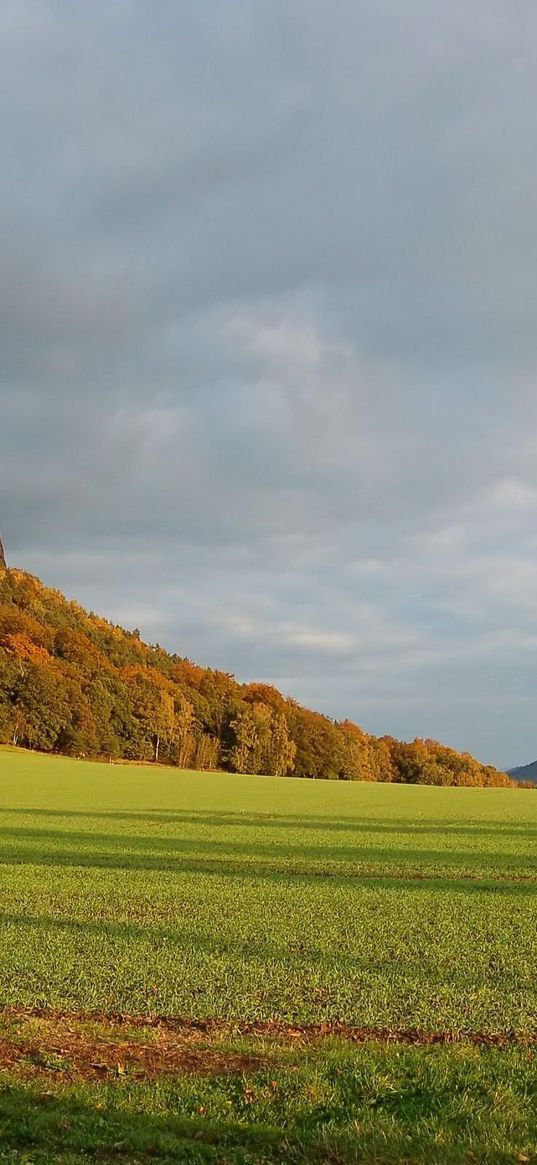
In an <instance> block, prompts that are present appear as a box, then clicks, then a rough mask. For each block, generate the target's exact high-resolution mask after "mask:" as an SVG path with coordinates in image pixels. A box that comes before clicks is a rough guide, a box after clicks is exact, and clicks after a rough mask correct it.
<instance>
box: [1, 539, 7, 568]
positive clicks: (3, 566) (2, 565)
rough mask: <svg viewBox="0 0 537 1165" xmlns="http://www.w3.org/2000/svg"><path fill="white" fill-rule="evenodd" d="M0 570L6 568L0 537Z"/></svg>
mask: <svg viewBox="0 0 537 1165" xmlns="http://www.w3.org/2000/svg"><path fill="white" fill-rule="evenodd" d="M0 570H7V562H6V556H5V554H4V547H3V546H2V539H1V538H0Z"/></svg>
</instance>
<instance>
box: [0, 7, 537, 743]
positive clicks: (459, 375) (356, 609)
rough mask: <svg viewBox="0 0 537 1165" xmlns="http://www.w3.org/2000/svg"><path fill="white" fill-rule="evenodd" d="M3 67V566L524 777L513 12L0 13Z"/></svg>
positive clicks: (533, 109)
mask: <svg viewBox="0 0 537 1165" xmlns="http://www.w3.org/2000/svg"><path fill="white" fill-rule="evenodd" d="M0 78H1V80H0V117H1V132H0V141H1V145H0V151H1V152H0V174H1V203H0V212H1V245H2V252H1V263H0V280H1V300H2V303H1V319H0V329H1V335H0V361H1V381H0V403H1V425H0V487H1V504H0V528H1V530H2V533H3V536H4V540H5V543H6V553H7V556H8V559H9V561H10V563H11V564H12V565H15V564H16V565H18V566H21V567H24V568H25V569H27V570H30V571H31V572H33V573H35V574H38V575H40V576H41V577H42V578H43V579H44V581H46V582H47V583H48V584H50V585H54V586H57V587H60V588H61V589H62V590H63V591H64V592H65V593H67V594H68V595H69V596H70V597H71V596H72V597H76V598H78V599H79V600H80V601H81V602H83V603H84V604H85V605H87V606H89V607H90V608H92V609H93V610H96V611H99V612H100V613H102V614H104V615H105V616H107V617H108V618H111V619H113V620H114V621H117V622H120V623H122V624H124V625H126V626H128V627H135V626H138V627H139V628H140V630H141V632H142V635H143V636H144V638H147V639H149V640H150V641H151V642H155V641H159V642H160V643H162V644H163V645H165V646H167V647H169V648H170V649H172V650H175V651H177V652H179V653H180V654H181V655H188V656H189V657H190V658H192V659H195V660H198V661H199V662H201V663H203V664H207V665H212V666H215V667H220V668H223V669H225V670H228V671H232V672H234V673H235V674H236V675H237V677H238V678H239V679H241V680H247V679H262V680H267V681H269V682H271V683H274V684H276V685H278V686H279V687H281V688H282V689H283V690H284V691H285V692H286V693H289V694H292V695H294V696H296V697H297V698H298V699H300V700H301V701H303V702H304V703H306V704H308V705H309V706H311V707H315V708H318V709H319V710H321V711H324V712H327V713H328V714H329V715H332V716H337V717H344V716H349V717H351V718H352V719H354V720H356V721H358V722H359V723H360V724H362V725H363V726H364V727H365V728H366V729H368V730H370V731H373V732H376V733H384V732H389V733H393V734H394V735H398V736H402V737H405V738H412V737H414V736H416V735H419V736H434V737H437V738H439V739H441V740H444V741H445V742H447V743H449V744H451V745H454V746H455V747H458V748H465V749H468V750H470V751H473V752H475V753H476V754H477V755H478V756H479V757H480V758H482V759H483V760H486V761H491V762H493V763H497V764H499V765H508V764H516V763H523V762H525V761H529V760H532V759H534V757H535V756H537V385H536V369H537V359H536V357H537V150H536V142H537V8H536V6H535V0H514V2H513V3H506V0H464V3H463V2H462V0H460V2H457V0H455V3H451V4H448V3H446V0H404V2H403V0H331V2H330V3H328V2H327V0H203V2H200V0H91V3H88V0H2V3H1V5H0Z"/></svg>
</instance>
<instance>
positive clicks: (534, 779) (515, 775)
mask: <svg viewBox="0 0 537 1165" xmlns="http://www.w3.org/2000/svg"><path fill="white" fill-rule="evenodd" d="M508 776H509V777H512V779H513V781H530V782H531V784H532V785H537V760H534V761H530V764H529V765H518V767H517V768H516V769H509V770H508Z"/></svg>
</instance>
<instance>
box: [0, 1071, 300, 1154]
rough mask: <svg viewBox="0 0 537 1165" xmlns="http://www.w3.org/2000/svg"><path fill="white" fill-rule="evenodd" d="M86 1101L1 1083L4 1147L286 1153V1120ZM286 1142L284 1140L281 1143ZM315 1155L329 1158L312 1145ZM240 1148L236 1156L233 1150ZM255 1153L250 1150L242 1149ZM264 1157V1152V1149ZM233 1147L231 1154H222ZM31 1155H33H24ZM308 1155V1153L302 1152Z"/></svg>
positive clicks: (93, 1151)
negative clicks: (259, 1121)
mask: <svg viewBox="0 0 537 1165" xmlns="http://www.w3.org/2000/svg"><path fill="white" fill-rule="evenodd" d="M95 1100H96V1102H97V1101H99V1106H98V1105H97V1103H95V1104H91V1103H90V1102H86V1103H84V1102H83V1101H82V1100H81V1099H78V1098H76V1097H73V1096H72V1095H69V1094H67V1095H61V1094H59V1095H52V1094H51V1093H46V1092H45V1093H39V1092H38V1091H36V1090H33V1089H32V1090H31V1089H27V1088H24V1087H22V1086H18V1085H16V1084H11V1085H8V1086H7V1087H4V1088H2V1089H1V1090H0V1143H1V1148H2V1151H3V1152H5V1151H6V1150H12V1151H22V1150H24V1151H25V1152H26V1153H31V1160H32V1161H34V1160H35V1159H36V1157H35V1155H36V1154H38V1153H42V1154H48V1156H46V1157H45V1158H44V1159H45V1160H47V1161H51V1162H52V1161H62V1160H63V1159H64V1157H65V1158H66V1159H68V1160H72V1154H73V1153H77V1154H80V1159H81V1160H87V1159H88V1158H89V1159H90V1160H99V1161H108V1160H114V1161H121V1160H126V1161H133V1160H139V1159H140V1157H142V1158H143V1159H148V1160H157V1161H166V1162H171V1161H177V1162H184V1163H185V1165H187V1163H188V1165H196V1163H198V1162H199V1163H200V1165H201V1163H202V1162H206V1161H207V1162H208V1161H214V1162H216V1161H219V1162H222V1161H224V1160H237V1161H252V1162H254V1161H258V1160H260V1159H263V1160H265V1159H266V1154H268V1155H270V1157H271V1158H272V1159H273V1160H276V1161H280V1160H282V1161H283V1160H286V1159H287V1158H286V1157H285V1155H284V1147H283V1146H282V1140H283V1133H282V1131H281V1130H280V1129H278V1128H272V1127H270V1126H265V1127H264V1126H263V1125H259V1126H256V1125H253V1124H247V1123H242V1121H234V1120H228V1121H218V1122H212V1121H207V1120H204V1119H203V1118H202V1117H198V1118H195V1117H192V1118H191V1119H189V1118H187V1117H182V1116H173V1115H166V1116H162V1115H156V1114H152V1113H151V1114H149V1113H145V1112H142V1111H136V1109H135V1108H132V1109H129V1108H126V1107H123V1105H121V1106H120V1105H118V1106H115V1105H114V1106H112V1105H110V1104H108V1105H103V1104H102V1102H100V1098H99V1097H98V1096H96V1098H95ZM278 1146H281V1148H278ZM311 1150H312V1152H313V1156H312V1157H311V1159H312V1160H315V1159H317V1160H322V1157H320V1156H319V1154H317V1153H316V1152H315V1146H314V1145H311ZM230 1153H231V1154H234V1155H233V1156H231V1157H230V1156H229V1154H230ZM238 1153H241V1154H248V1156H243V1155H240V1156H239V1155H235V1154H238ZM260 1153H262V1154H263V1157H262V1158H260V1157H259V1154H260ZM222 1154H225V1156H222ZM24 1159H25V1160H30V1158H26V1157H25V1158H24ZM298 1159H301V1160H304V1161H305V1160H307V1159H308V1158H307V1157H305V1156H304V1157H301V1158H298Z"/></svg>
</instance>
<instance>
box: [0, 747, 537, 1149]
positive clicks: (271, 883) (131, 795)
mask: <svg viewBox="0 0 537 1165" xmlns="http://www.w3.org/2000/svg"><path fill="white" fill-rule="evenodd" d="M0 776H1V780H0V809H1V814H0V863H1V866H2V870H1V878H0V911H1V917H0V999H1V1000H2V1002H3V1003H4V1005H9V1006H10V1007H11V1008H12V1009H19V1011H20V1017H19V1020H18V1021H17V1022H20V1023H23V1020H24V1023H27V1022H28V1017H27V1015H26V1018H24V1016H23V1011H22V1010H21V1009H27V1010H28V1009H31V1008H36V1007H38V1008H42V1009H45V1010H46V1011H47V1012H50V1013H52V1012H56V1013H57V1012H58V1011H62V1012H68V1013H69V1014H70V1016H71V1018H70V1020H69V1022H70V1023H71V1027H72V1028H73V1025H74V1028H73V1030H77V1031H79V1027H77V1026H76V1025H77V1024H78V1025H80V1024H81V1023H85V1024H86V1025H87V1023H89V1022H91V1021H90V1019H88V1018H87V1013H88V1012H100V1013H102V1015H103V1017H111V1016H112V1015H113V1014H114V1013H128V1014H130V1015H131V1016H134V1017H135V1016H136V1015H146V1016H155V1015H156V1016H164V1017H166V1016H167V1017H174V1016H175V1017H184V1018H188V1019H192V1018H199V1019H208V1018H211V1017H213V1018H214V1017H216V1018H219V1019H222V1020H227V1021H230V1022H229V1024H228V1026H227V1028H225V1031H224V1034H222V1032H220V1034H219V1035H218V1039H219V1040H220V1041H222V1040H225V1041H227V1043H226V1048H227V1049H228V1051H229V1054H230V1055H231V1052H232V1051H233V1049H234V1050H235V1052H236V1051H237V1047H240V1048H242V1049H243V1050H244V1048H245V1047H247V1048H251V1047H254V1048H256V1049H259V1047H260V1046H262V1047H263V1048H264V1047H265V1044H266V1040H269V1042H270V1040H272V1043H270V1048H269V1051H268V1052H267V1057H268V1060H267V1063H263V1065H262V1067H259V1068H256V1067H255V1066H254V1068H252V1071H251V1073H250V1069H248V1071H247V1072H246V1073H245V1072H241V1073H240V1075H238V1074H237V1072H235V1073H233V1072H229V1073H227V1072H225V1071H223V1072H220V1071H218V1072H212V1073H211V1074H210V1075H207V1074H203V1073H202V1074H200V1073H199V1072H196V1071H195V1070H193V1071H189V1072H185V1071H181V1073H176V1074H175V1075H173V1074H172V1075H171V1076H170V1075H165V1077H164V1078H162V1079H160V1077H159V1079H158V1081H157V1083H155V1082H154V1081H153V1082H152V1083H149V1082H148V1081H143V1080H140V1079H136V1080H134V1079H130V1078H129V1075H128V1072H127V1073H126V1074H125V1077H124V1076H123V1074H121V1075H119V1076H118V1079H117V1080H115V1081H113V1082H111V1081H110V1080H109V1079H108V1078H107V1079H106V1080H105V1081H100V1080H97V1081H88V1080H87V1079H74V1077H73V1076H72V1073H71V1075H70V1074H69V1072H68V1071H67V1070H65V1071H64V1070H63V1069H62V1070H61V1071H60V1073H59V1076H60V1077H61V1080H59V1079H57V1078H56V1077H55V1076H54V1070H53V1069H51V1070H50V1071H49V1073H48V1075H47V1073H46V1072H45V1068H43V1071H42V1072H41V1074H39V1073H38V1076H37V1078H34V1076H33V1075H32V1074H30V1077H29V1078H28V1079H26V1078H25V1076H24V1072H23V1073H22V1076H21V1070H20V1068H16V1069H15V1068H13V1067H10V1068H9V1073H8V1077H9V1078H6V1089H5V1090H4V1093H3V1094H2V1095H3V1099H2V1103H1V1105H0V1131H1V1130H2V1129H3V1138H4V1139H3V1141H2V1140H1V1139H0V1161H1V1160H3V1159H4V1158H3V1157H2V1152H3V1149H2V1145H3V1143H5V1144H6V1146H7V1148H6V1152H7V1153H11V1156H6V1157H5V1159H6V1160H14V1159H17V1160H18V1159H20V1160H28V1161H30V1160H31V1161H35V1162H37V1161H48V1160H50V1161H56V1160H62V1161H65V1162H67V1161H71V1160H72V1161H78V1160H79V1159H80V1160H83V1159H85V1158H83V1157H79V1155H78V1154H79V1152H80V1151H81V1145H82V1146H83V1144H84V1143H85V1142H87V1143H90V1141H91V1140H92V1137H93V1139H95V1136H97V1140H99V1136H101V1140H102V1143H101V1141H99V1145H100V1148H99V1152H100V1153H101V1159H102V1154H103V1153H104V1154H105V1156H106V1152H108V1150H109V1149H110V1145H113V1144H119V1145H123V1146H124V1148H123V1150H116V1151H115V1153H116V1156H115V1158H114V1159H116V1160H117V1155H118V1153H119V1155H120V1157H121V1154H122V1153H123V1155H124V1158H125V1159H128V1160H129V1161H130V1160H132V1161H134V1160H146V1158H147V1157H148V1146H149V1148H150V1149H151V1152H152V1153H153V1156H154V1155H155V1153H156V1154H157V1156H158V1159H160V1160H172V1159H173V1160H177V1159H181V1160H183V1159H184V1160H185V1161H197V1160H199V1161H222V1162H224V1161H228V1162H245V1163H246V1162H248V1163H249V1162H257V1161H264V1160H266V1161H272V1160H278V1161H280V1160H281V1161H284V1160H285V1161H287V1160H290V1161H291V1160H297V1161H298V1160H300V1161H309V1160H317V1159H318V1160H322V1161H333V1162H339V1161H341V1162H347V1161H357V1162H358V1161H361V1160H364V1161H368V1162H369V1161H371V1162H372V1161H377V1162H381V1161H398V1160H402V1159H406V1160H407V1161H438V1162H441V1161H453V1162H455V1161H456V1162H459V1161H461V1162H462V1161H470V1160H473V1161H476V1160H478V1161H490V1162H493V1161H494V1162H496V1161H497V1162H510V1161H517V1160H524V1159H526V1160H532V1159H533V1158H535V1160H537V1119H536V1116H535V1113H536V1105H537V1079H536V1075H535V1064H534V1053H533V1049H532V1045H531V1043H529V1044H528V1040H529V1041H531V1037H532V1035H533V1033H534V1032H535V1031H536V1030H537V926H536V921H537V915H536V910H535V906H536V895H537V795H536V794H535V793H533V792H532V791H524V790H516V789H513V790H511V789H507V790H503V789H501V790H495V789H442V788H427V787H422V786H419V787H418V786H415V787H413V786H390V785H362V784H360V785H359V784H341V783H337V784H336V783H335V784H332V783H325V782H309V781H296V780H283V779H277V778H258V777H238V776H230V775H228V774H211V775H209V774H197V773H180V772H178V771H177V770H166V769H150V768H141V767H125V766H107V765H97V764H90V763H86V762H84V761H70V760H67V759H62V758H46V757H40V756H32V755H30V754H27V753H22V752H15V751H9V750H5V751H0ZM73 1013H85V1014H86V1018H84V1017H81V1016H80V1015H79V1016H76V1015H74V1014H73ZM10 1015H11V1019H10V1020H9V1022H10V1023H13V1022H14V1020H13V1014H12V1012H8V1013H6V1018H5V1019H4V1024H6V1023H7V1022H8V1017H9V1016H10ZM248 1021H257V1022H258V1024H261V1025H262V1024H265V1025H267V1032H268V1033H269V1034H266V1033H265V1034H262V1031H261V1029H260V1030H259V1031H257V1032H256V1033H253V1034H252V1033H251V1032H250V1033H249V1032H248V1030H247V1028H246V1027H245V1025H247V1024H248ZM66 1022H67V1021H66ZM273 1022H277V1023H279V1024H280V1025H286V1024H287V1025H292V1026H293V1027H294V1028H296V1029H297V1031H296V1032H295V1034H294V1036H293V1035H292V1034H289V1035H286V1034H285V1030H284V1028H283V1027H282V1029H281V1030H279V1031H278V1032H277V1034H276V1035H270V1024H271V1023H273ZM319 1023H323V1024H338V1023H339V1024H347V1025H351V1026H352V1027H356V1028H365V1029H375V1030H376V1032H377V1034H378V1030H379V1029H384V1030H385V1032H386V1033H389V1032H392V1033H394V1036H397V1039H395V1040H394V1042H393V1043H392V1042H379V1041H378V1040H377V1041H374V1042H366V1043H365V1044H360V1045H359V1046H358V1045H354V1044H352V1043H351V1042H350V1041H349V1040H345V1039H343V1038H342V1037H341V1036H339V1037H338V1036H337V1034H332V1035H330V1037H329V1038H328V1042H326V1041H324V1042H323V1041H322V1040H321V1042H319V1038H318V1037H316V1038H315V1039H313V1037H311V1036H308V1035H307V1033H306V1034H304V1033H302V1035H301V1032H300V1029H301V1026H304V1025H306V1026H307V1025H312V1024H319ZM414 1029H419V1030H420V1032H421V1033H427V1032H429V1033H430V1032H439V1033H449V1034H450V1038H452V1039H457V1040H458V1041H459V1042H457V1043H455V1044H449V1045H448V1046H446V1047H442V1046H437V1045H432V1046H430V1047H407V1046H406V1045H405V1044H404V1043H403V1042H402V1041H403V1040H404V1039H405V1038H407V1036H408V1034H409V1033H410V1032H411V1030H412V1031H413V1030H414ZM84 1030H86V1029H84ZM494 1033H496V1034H503V1035H504V1036H506V1037H508V1038H509V1040H510V1041H511V1043H510V1046H509V1047H505V1048H504V1047H501V1048H495V1047H490V1048H480V1047H476V1046H474V1045H473V1044H472V1040H474V1041H475V1038H476V1036H479V1037H481V1036H483V1037H485V1036H487V1034H488V1035H490V1034H494ZM366 1034H367V1033H366ZM0 1035H1V1032H0ZM9 1038H10V1039H11V1038H12V1033H11V1035H10V1037H9ZM25 1038H26V1037H25ZM58 1038H59V1037H58ZM108 1038H109V1039H112V1037H111V1036H109V1037H108ZM21 1039H22V1037H21ZM207 1039H208V1037H207ZM214 1039H216V1036H215V1037H214V1038H213V1045H212V1046H214ZM274 1041H276V1042H275V1043H274ZM297 1041H298V1042H297ZM19 1042H20V1040H19ZM60 1042H61V1041H60ZM43 1074H44V1075H46V1090H47V1091H48V1092H49V1093H50V1092H51V1090H52V1092H51V1095H52V1101H51V1102H50V1104H49V1105H48V1107H47V1106H45V1107H44V1108H42V1107H41V1106H40V1101H39V1096H40V1095H41V1093H40V1091H39V1090H40V1089H41V1090H42V1089H43V1088H45V1084H44V1083H43V1080H42V1076H43ZM75 1075H76V1074H75ZM250 1075H251V1080H252V1083H248V1081H249V1080H250ZM49 1077H50V1078H49ZM51 1080H52V1083H51ZM55 1080H56V1083H54V1081H55ZM245 1080H246V1083H245ZM36 1089H37V1091H36ZM250 1093H251V1094H252V1095H251V1096H250ZM97 1096H99V1097H100V1098H101V1099H100V1100H99V1101H97V1100H96V1097H97ZM97 1104H100V1105H101V1107H100V1108H96V1107H95V1106H96V1105H97ZM21 1105H22V1107H23V1108H24V1106H26V1108H27V1111H28V1122H27V1133H26V1141H24V1139H23V1142H22V1143H20V1144H19V1142H18V1141H17V1136H16V1134H15V1132H14V1131H13V1130H14V1129H15V1127H19V1125H20V1119H19V1118H17V1117H16V1115H15V1116H13V1113H15V1114H16V1113H17V1112H19V1109H20V1106H21ZM64 1110H65V1111H64ZM103 1112H104V1113H105V1114H106V1119H105V1117H104V1116H99V1117H98V1120H97V1126H95V1125H94V1122H95V1119H96V1117H95V1114H96V1113H97V1114H102V1113H103ZM77 1114H78V1115H77ZM58 1121H59V1122H60V1125H61V1122H62V1121H63V1123H64V1124H65V1125H66V1129H69V1130H70V1134H69V1135H71V1132H72V1137H73V1138H74V1139H73V1143H72V1144H70V1143H69V1137H67V1138H65V1137H64V1139H63V1141H62V1145H61V1148H60V1147H59V1144H55V1145H54V1128H56V1127H57V1124H58ZM174 1121H175V1125H174ZM55 1122H56V1123H55ZM92 1122H93V1123H92ZM99 1122H100V1123H99ZM107 1122H108V1124H107ZM170 1122H171V1124H170ZM177 1122H178V1123H177ZM189 1122H190V1124H189ZM101 1125H102V1126H103V1128H102V1130H101V1133H96V1132H95V1128H96V1127H98V1128H100V1127H101ZM120 1125H121V1126H122V1129H123V1131H122V1130H121V1128H120V1130H119V1132H118V1128H119V1126H120ZM49 1126H51V1127H49ZM123 1126H124V1127H123ZM127 1126H128V1127H127ZM107 1128H108V1131H109V1133H110V1136H109V1138H108V1141H107V1136H108V1134H107V1131H106V1130H107ZM10 1130H11V1131H10ZM73 1130H74V1131H73ZM77 1130H78V1132H77ZM110 1130H115V1131H110ZM147 1130H149V1131H147ZM144 1137H145V1141H144ZM77 1138H78V1139H77ZM110 1138H112V1140H110ZM170 1138H172V1140H170ZM173 1138H175V1141H174V1143H173V1144H172V1141H173ZM108 1142H109V1143H108ZM92 1143H93V1142H92ZM170 1146H171V1147H170ZM97 1147H98V1146H97ZM93 1151H94V1152H95V1151H97V1149H94V1150H93ZM60 1152H61V1153H62V1154H63V1155H62V1156H60V1155H59V1154H60ZM470 1152H471V1153H473V1157H469V1156H468V1153H470ZM17 1153H20V1154H23V1153H26V1157H24V1156H20V1157H14V1156H13V1154H17ZM181 1153H183V1154H184V1156H183V1157H181V1156H180V1154H181ZM47 1154H48V1156H47ZM136 1154H138V1156H137V1155H136ZM112 1156H113V1153H112V1150H111V1149H110V1157H111V1158H112Z"/></svg>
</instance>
